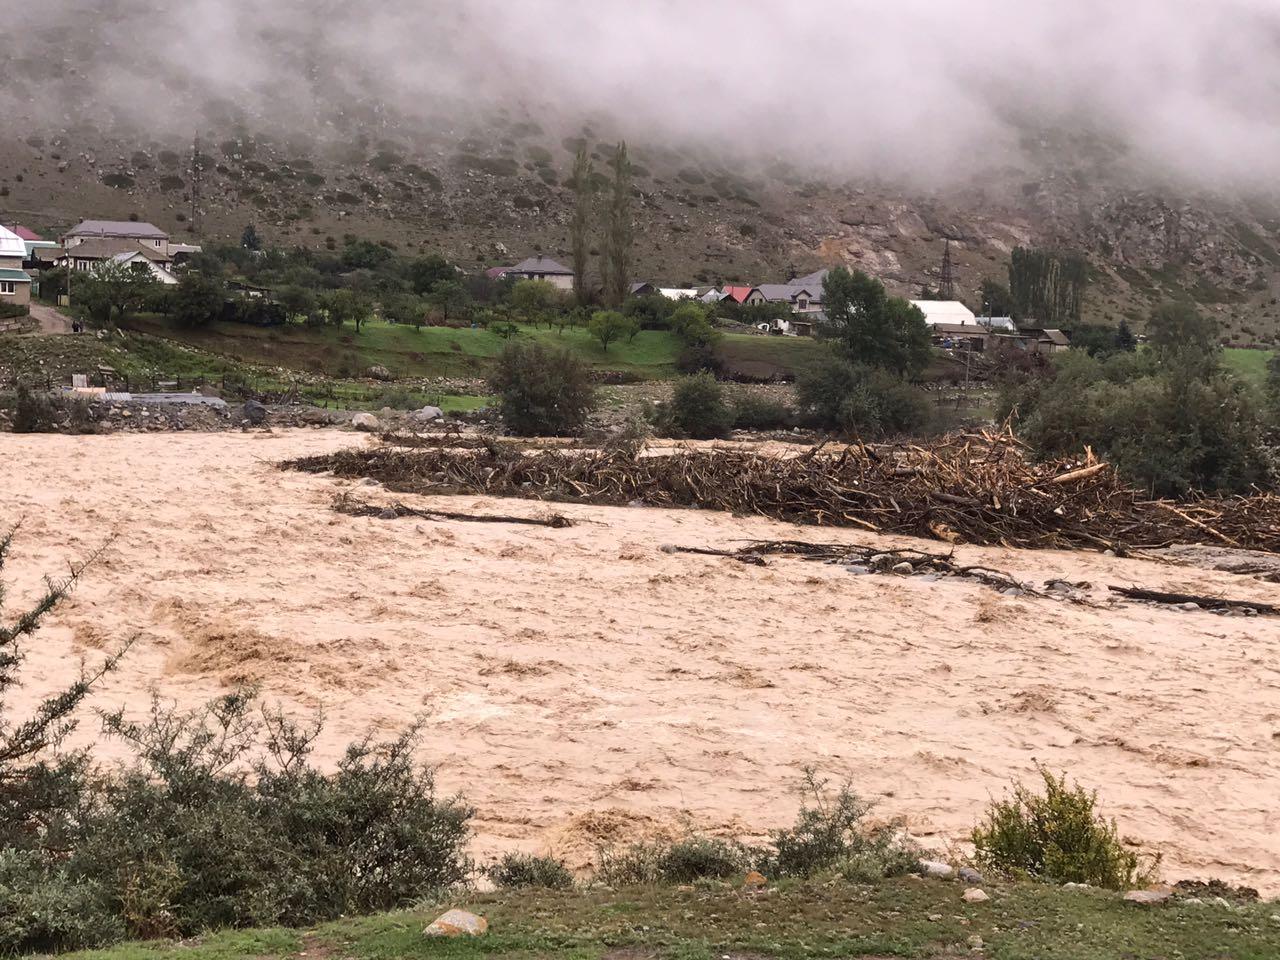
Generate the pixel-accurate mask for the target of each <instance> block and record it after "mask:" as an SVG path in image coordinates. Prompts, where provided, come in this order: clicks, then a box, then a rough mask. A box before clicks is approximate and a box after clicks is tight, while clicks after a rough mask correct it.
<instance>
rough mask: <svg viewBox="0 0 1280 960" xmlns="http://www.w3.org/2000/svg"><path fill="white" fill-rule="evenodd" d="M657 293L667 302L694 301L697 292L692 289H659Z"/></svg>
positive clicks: (696, 297)
mask: <svg viewBox="0 0 1280 960" xmlns="http://www.w3.org/2000/svg"><path fill="white" fill-rule="evenodd" d="M658 293H660V294H661V295H662V296H664V297H666V298H667V299H668V300H696V299H698V291H697V290H695V289H693V288H692V287H659V288H658Z"/></svg>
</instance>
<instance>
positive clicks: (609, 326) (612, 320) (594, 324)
mask: <svg viewBox="0 0 1280 960" xmlns="http://www.w3.org/2000/svg"><path fill="white" fill-rule="evenodd" d="M587 329H588V330H589V331H590V332H591V336H593V337H595V338H596V339H597V340H599V341H600V346H601V347H602V348H603V349H604V350H605V351H608V349H609V344H611V343H614V342H616V341H618V340H623V339H626V340H630V339H632V338H634V337H635V335H636V334H637V333H639V332H640V324H639V322H638V321H636V320H635V319H634V318H632V317H628V316H627V315H626V314H623V313H620V312H618V311H617V310H597V311H596V312H595V313H593V314H592V315H591V319H590V321H588V323H587Z"/></svg>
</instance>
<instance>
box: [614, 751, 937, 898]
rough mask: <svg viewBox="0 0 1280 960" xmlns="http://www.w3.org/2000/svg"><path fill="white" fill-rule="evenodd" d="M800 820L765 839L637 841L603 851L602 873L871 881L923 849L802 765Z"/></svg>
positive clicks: (659, 879) (637, 877) (907, 866)
mask: <svg viewBox="0 0 1280 960" xmlns="http://www.w3.org/2000/svg"><path fill="white" fill-rule="evenodd" d="M802 792H803V802H802V803H801V808H800V813H799V814H798V815H797V818H796V822H795V824H794V825H793V826H791V827H790V828H787V829H784V830H778V831H775V832H774V833H773V834H771V837H770V842H769V843H768V844H767V845H764V846H750V845H746V844H743V843H740V842H738V841H736V840H723V839H720V838H717V837H707V836H700V835H692V836H688V837H684V838H682V839H680V840H677V841H674V842H664V841H653V842H650V843H638V844H633V845H632V846H630V847H627V848H624V849H622V850H620V851H614V850H603V851H601V853H600V867H599V871H598V874H597V876H598V878H599V879H600V880H601V881H602V882H604V883H607V884H609V885H611V886H634V885H641V884H655V883H692V882H693V881H695V880H703V879H711V880H725V879H729V878H731V877H741V876H742V875H743V874H745V873H746V872H748V871H750V870H760V871H762V872H764V873H765V874H766V875H767V876H770V877H775V878H778V877H811V876H814V875H816V874H827V875H838V876H842V877H844V878H846V879H849V880H853V881H856V882H862V883H868V882H872V881H875V880H882V879H884V878H886V877H896V876H902V875H904V874H906V873H909V872H910V871H911V870H913V869H914V868H915V867H916V865H917V864H918V863H919V859H920V851H919V849H918V848H917V847H916V846H915V844H913V843H912V842H911V841H910V840H909V839H907V838H906V837H905V836H903V834H902V831H901V830H899V829H898V828H897V827H895V826H894V825H892V824H887V823H872V822H869V821H868V819H867V814H868V813H869V812H870V811H871V809H872V804H870V803H868V802H866V801H863V800H862V799H860V798H859V797H858V796H857V795H856V794H855V793H854V792H853V791H852V789H851V788H850V787H849V786H848V785H847V784H846V785H844V786H842V787H840V789H838V790H836V791H834V792H832V791H830V790H828V789H827V783H826V782H825V781H821V780H819V779H818V778H817V776H816V774H814V772H813V771H811V770H810V771H806V772H805V779H804V784H803V788H802Z"/></svg>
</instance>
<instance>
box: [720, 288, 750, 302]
mask: <svg viewBox="0 0 1280 960" xmlns="http://www.w3.org/2000/svg"><path fill="white" fill-rule="evenodd" d="M754 289H755V288H754V287H735V286H729V287H725V288H724V289H723V290H721V291H720V292H721V294H723V298H722V299H725V300H732V301H733V302H734V303H746V302H747V297H749V296H751V291H752V290H754Z"/></svg>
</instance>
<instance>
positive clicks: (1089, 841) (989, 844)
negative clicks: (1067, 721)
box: [971, 766, 1159, 890]
mask: <svg viewBox="0 0 1280 960" xmlns="http://www.w3.org/2000/svg"><path fill="white" fill-rule="evenodd" d="M1037 769H1038V770H1039V773H1040V777H1041V779H1042V780H1043V781H1044V793H1043V794H1040V793H1035V792H1033V791H1032V790H1031V789H1030V788H1028V787H1027V786H1025V785H1024V784H1022V783H1015V784H1014V787H1013V796H1012V797H1011V798H1009V799H1007V800H998V801H995V802H993V803H992V804H991V806H990V808H989V809H988V810H987V816H986V819H985V820H984V821H983V822H982V823H981V824H979V825H978V826H977V827H975V828H974V830H973V834H972V837H971V839H972V841H973V846H974V851H975V853H974V859H975V860H976V861H977V863H979V864H980V865H981V866H983V867H986V868H989V869H992V870H998V871H1000V872H1002V873H1005V874H1009V875H1011V876H1015V877H1029V878H1031V879H1035V880H1048V881H1052V882H1054V883H1087V884H1089V885H1091V886H1095V887H1106V888H1107V889H1111V890H1127V889H1131V888H1133V887H1135V886H1143V885H1145V884H1147V883H1150V882H1151V881H1152V880H1153V879H1154V876H1155V870H1156V867H1157V866H1158V865H1159V858H1152V857H1142V856H1140V855H1139V854H1137V853H1135V852H1133V851H1131V850H1129V849H1128V848H1127V847H1126V846H1125V844H1124V841H1123V840H1122V839H1121V838H1120V834H1119V831H1118V830H1117V828H1116V824H1115V821H1114V820H1111V821H1108V820H1105V819H1104V818H1103V817H1102V816H1100V815H1099V814H1098V812H1097V804H1098V795H1097V794H1096V793H1090V792H1088V791H1086V790H1085V789H1084V788H1083V787H1081V786H1080V785H1079V784H1075V785H1068V783H1067V778H1066V774H1063V775H1062V776H1060V777H1055V776H1054V775H1053V773H1052V772H1051V771H1050V770H1049V769H1048V768H1046V767H1044V766H1039V767H1038V768H1037Z"/></svg>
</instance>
